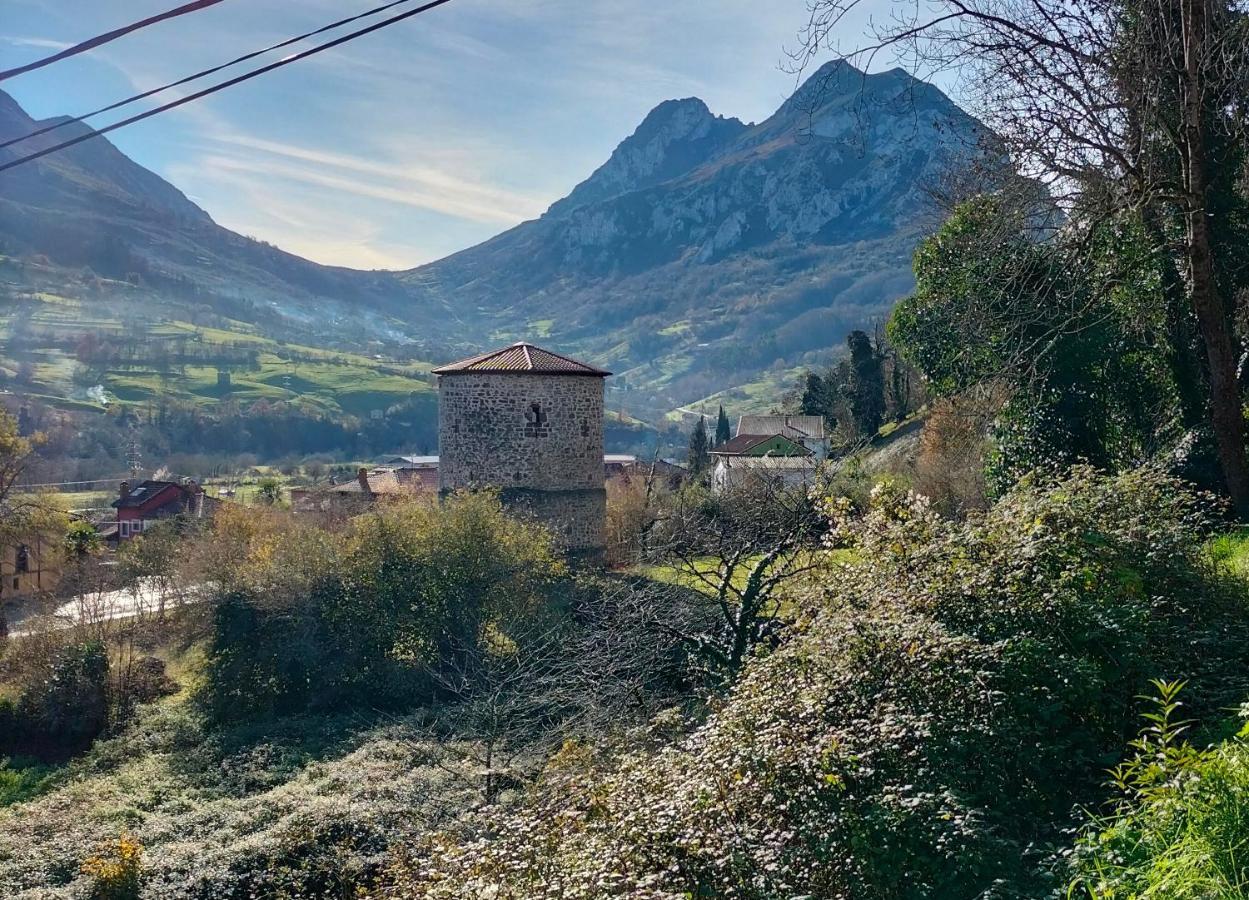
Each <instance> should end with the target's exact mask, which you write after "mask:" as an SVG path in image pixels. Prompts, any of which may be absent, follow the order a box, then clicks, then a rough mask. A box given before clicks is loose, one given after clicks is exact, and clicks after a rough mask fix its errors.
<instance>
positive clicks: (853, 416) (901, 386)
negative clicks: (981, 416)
mask: <svg viewBox="0 0 1249 900" xmlns="http://www.w3.org/2000/svg"><path fill="white" fill-rule="evenodd" d="M846 350H847V355H846V358H844V359H842V360H841V362H839V363H838V364H837V365H836V366H833V367H831V368H830V369H829V370H828V371H827V372H826V373H824V374H822V375H821V374H819V373H816V372H807V373H806V374H805V375H804V376H803V381H802V385H801V388H800V390H799V399H798V410H799V412H801V413H802V414H803V415H808V416H821V417H823V419H824V421H825V423H826V425H827V427H828V429H829V431H830V432H833V433H834V434H835V435H836V437H837V439H838V440H839V442H840V443H842V444H843V445H847V446H849V445H853V444H856V443H859V442H861V441H863V440H871V439H872V438H873V437H874V436H875V435H876V433H877V431H879V429H880V427H881V425H882V424H883V423H884V422H885V419H886V418H887V417H888V418H889V419H891V420H893V421H901V420H902V419H904V418H906V416H907V415H909V414H910V412H911V410H912V409H913V408H915V407H916V406H918V405H919V401H920V398H919V397H918V396H917V395H916V391H915V390H914V387H913V386H912V383H911V373H912V369H911V367H910V365H909V364H908V363H907V362H906V361H905V360H903V359H902V358H901V357H899V355H898V354H897V352H896V351H895V350H894V348H893V347H892V345H890V344H889V343H887V342H886V341H885V340H884V338H883V336H882V335H881V334H879V333H877V334H875V335H874V336H870V337H869V336H868V334H867V333H866V332H864V331H858V330H855V331H851V332H850V333H849V334H847V335H846Z"/></svg>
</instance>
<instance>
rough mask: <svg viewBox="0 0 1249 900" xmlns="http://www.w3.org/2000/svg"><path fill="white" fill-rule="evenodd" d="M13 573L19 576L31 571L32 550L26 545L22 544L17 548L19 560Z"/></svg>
mask: <svg viewBox="0 0 1249 900" xmlns="http://www.w3.org/2000/svg"><path fill="white" fill-rule="evenodd" d="M13 571H15V572H17V573H18V574H19V575H21V574H23V573H25V572H29V571H30V548H29V547H27V546H26V545H25V544H21V545H19V546H18V548H17V560H16V565H14V567H13Z"/></svg>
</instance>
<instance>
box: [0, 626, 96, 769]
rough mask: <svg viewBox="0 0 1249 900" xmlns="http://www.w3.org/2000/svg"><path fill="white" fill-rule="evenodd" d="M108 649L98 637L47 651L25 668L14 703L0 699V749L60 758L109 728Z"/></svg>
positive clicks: (79, 749) (84, 747)
mask: <svg viewBox="0 0 1249 900" xmlns="http://www.w3.org/2000/svg"><path fill="white" fill-rule="evenodd" d="M108 673H109V664H108V651H107V650H106V648H105V647H104V645H103V644H102V643H101V642H99V641H88V642H85V643H71V644H67V645H65V646H62V647H58V648H55V649H51V650H49V651H48V652H47V653H46V655H43V656H40V657H38V658H36V659H34V660H33V661H32V662H31V665H30V669H29V670H28V671H26V672H24V675H23V684H24V688H23V690H22V693H21V696H20V697H19V698H18V700H17V702H16V703H13V702H11V701H4V702H2V703H0V752H7V753H19V752H20V753H26V754H31V755H35V756H40V757H46V758H54V759H55V758H64V757H68V756H71V755H73V754H74V753H78V752H80V751H82V750H85V749H86V748H87V747H89V746H91V742H92V741H94V740H95V738H96V737H97V736H98V735H99V734H100V733H101V732H103V731H104V729H105V728H106V727H108V721H109V720H108V711H109V704H108V687H109V679H108Z"/></svg>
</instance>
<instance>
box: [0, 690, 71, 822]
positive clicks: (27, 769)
mask: <svg viewBox="0 0 1249 900" xmlns="http://www.w3.org/2000/svg"><path fill="white" fill-rule="evenodd" d="M5 704H6V701H4V700H0V730H3V729H8V728H12V727H14V725H13V720H12V707H11V705H10V706H8V707H6V705H5ZM56 771H57V769H56V767H55V766H49V765H45V764H44V763H41V762H38V761H37V760H33V759H26V758H22V757H19V758H17V759H0V807H4V806H11V805H12V804H14V803H21V802H23V801H25V800H29V799H31V798H32V797H37V796H39V795H40V794H42V793H44V791H46V790H47V789H48V788H49V787H50V786H51V785H52V783H53V782H54V781H55V779H54V777H53V776H54V774H55V772H56Z"/></svg>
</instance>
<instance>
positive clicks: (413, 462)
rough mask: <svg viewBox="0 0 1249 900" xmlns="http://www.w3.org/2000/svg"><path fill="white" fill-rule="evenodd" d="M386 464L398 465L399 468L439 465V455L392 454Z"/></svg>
mask: <svg viewBox="0 0 1249 900" xmlns="http://www.w3.org/2000/svg"><path fill="white" fill-rule="evenodd" d="M385 465H388V466H396V467H398V468H427V467H430V466H434V467H437V465H438V457H436V456H392V457H390V458H389V459H387V460H386V462H385Z"/></svg>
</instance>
